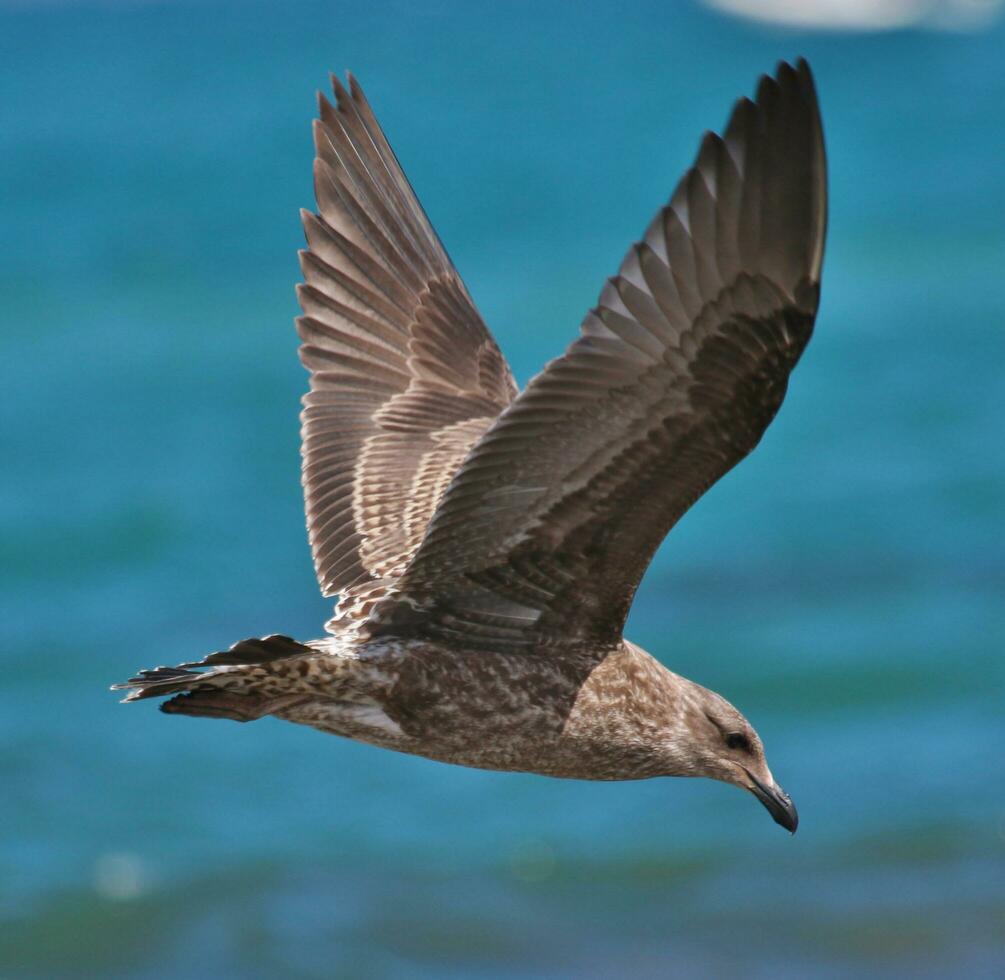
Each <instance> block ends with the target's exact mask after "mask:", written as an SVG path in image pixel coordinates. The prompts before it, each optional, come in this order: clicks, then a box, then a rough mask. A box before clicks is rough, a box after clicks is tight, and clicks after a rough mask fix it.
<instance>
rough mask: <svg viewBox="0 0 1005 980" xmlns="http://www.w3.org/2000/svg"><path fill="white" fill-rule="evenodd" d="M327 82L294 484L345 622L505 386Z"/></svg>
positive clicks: (380, 582) (422, 225) (385, 155)
mask: <svg viewBox="0 0 1005 980" xmlns="http://www.w3.org/2000/svg"><path fill="white" fill-rule="evenodd" d="M332 86H333V89H334V95H335V101H334V104H332V103H331V102H329V101H328V99H326V98H325V97H324V96H319V107H320V108H319V116H320V118H319V119H317V120H316V121H315V123H314V141H315V148H316V158H315V161H314V187H315V196H316V199H317V207H318V211H317V213H316V214H311V213H309V212H303V223H304V233H305V235H306V238H307V246H308V247H307V249H305V250H304V251H303V252H301V253H300V256H301V267H302V269H303V275H304V280H305V281H304V283H303V284H302V285H301V286H300V287H299V288H298V297H299V300H300V305H301V307H302V309H303V316H301V317H300V318H299V319H298V321H297V330H298V332H299V335H300V338H301V341H302V345H301V348H300V359H301V361H302V362H303V364H304V366H305V367H306V368H307V369H308V371H310V375H311V379H310V384H311V387H310V391H309V392H308V394H307V395H306V396H305V398H304V410H303V413H302V415H301V422H302V430H301V435H302V442H303V483H304V495H305V501H306V509H307V526H308V534H309V537H310V542H311V549H312V552H313V555H314V563H315V567H316V569H317V574H318V582H319V583H320V585H321V589H322V591H323V592H324V594H325V595H335V594H337V593H341V594H342V595H343V603H342V606H340V612H342V610H344V609H348V610H349V615H356V614H358V613H360V611H361V610H362V611H363V612H366V611H367V610H368V609H369V608H370V606H371V605H372V603H373V602H374V601H375V600H376V599H377V598H378V597H379V596H380V595H381V594H382V592H383V591H384V590H385V589H386V588H387V586H388V585H389V584H390V583H391V582H393V581H394V579H395V578H396V576H397V575H399V574H400V573H401V571H402V570H403V569H404V567H405V565H406V564H407V561H408V558H409V557H410V555H411V554H412V552H413V551H414V550H415V548H416V547H417V546H418V543H419V541H420V540H421V538H422V536H423V534H424V533H425V530H426V527H427V525H428V522H429V519H430V517H431V516H432V514H433V511H434V509H435V507H436V504H437V502H438V500H439V498H440V496H441V495H442V493H443V491H444V489H445V488H446V486H447V484H448V483H449V481H450V478H451V477H452V476H453V474H454V472H455V470H456V469H457V467H458V466H459V464H460V463H461V461H462V460H463V458H464V456H465V455H466V454H467V451H468V449H469V448H470V446H471V445H472V444H473V443H474V442H475V441H476V440H477V438H478V437H479V436H480V435H481V434H482V433H483V432H484V431H485V430H486V429H487V428H488V426H489V425H490V424H491V422H492V421H493V420H494V419H495V418H496V417H497V416H498V415H499V413H500V412H501V411H502V410H503V409H504V408H505V407H506V406H507V405H508V404H509V403H510V402H511V401H512V399H513V396H514V395H515V393H516V386H515V384H514V382H513V377H512V374H511V373H510V369H509V367H508V365H507V364H506V361H505V359H504V358H503V356H502V354H501V353H500V351H499V348H498V347H497V346H496V343H495V341H494V340H493V339H492V336H491V335H490V334H489V331H488V329H487V328H486V326H485V324H484V323H483V322H482V319H481V317H480V316H479V314H478V311H477V310H476V309H475V306H474V304H473V303H472V301H471V298H470V296H469V295H468V292H467V290H466V288H465V287H464V284H463V282H462V281H461V279H460V277H459V276H458V274H457V272H456V270H455V269H454V267H453V265H452V264H451V262H450V259H449V258H448V257H447V254H446V252H445V251H444V249H443V246H442V245H441V244H440V241H439V239H438V238H437V236H436V233H435V232H434V231H433V228H432V226H431V225H430V223H429V220H428V219H427V217H426V215H425V213H424V212H423V210H422V208H421V206H420V205H419V202H418V200H417V199H416V197H415V195H414V193H413V192H412V189H411V187H410V186H409V184H408V181H407V180H406V179H405V176H404V174H403V173H402V171H401V168H400V166H399V165H398V162H397V160H396V159H395V156H394V153H393V152H392V151H391V147H390V146H389V144H388V142H387V140H386V138H385V137H384V134H383V132H382V131H381V128H380V126H379V124H378V123H377V120H376V118H375V117H374V115H373V112H372V110H371V109H370V106H369V104H368V103H367V101H366V98H365V96H364V95H363V92H362V90H361V89H360V87H359V86H358V85H357V84H356V82H355V80H354V79H352V78H351V76H350V79H349V87H348V89H347V88H346V87H345V86H344V85H343V84H342V83H341V82H340V81H339V80H338V79H337V78H333V79H332ZM330 625H331V624H330Z"/></svg>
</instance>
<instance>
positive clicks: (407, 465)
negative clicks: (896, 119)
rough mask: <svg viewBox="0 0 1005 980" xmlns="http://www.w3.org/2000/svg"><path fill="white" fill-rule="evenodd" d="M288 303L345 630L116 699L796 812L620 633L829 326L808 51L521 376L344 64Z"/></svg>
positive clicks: (745, 731) (311, 475) (324, 536)
mask: <svg viewBox="0 0 1005 980" xmlns="http://www.w3.org/2000/svg"><path fill="white" fill-rule="evenodd" d="M333 87H334V91H335V104H334V105H332V104H330V103H329V102H328V101H327V100H326V99H325V98H324V97H321V99H320V107H321V108H320V119H319V120H318V121H317V122H316V123H315V145H316V148H317V156H316V159H315V164H314V175H315V191H316V196H317V202H318V213H317V214H309V213H305V214H304V228H305V231H306V235H307V241H308V246H309V247H308V249H307V250H306V251H304V252H302V253H301V258H302V265H303V270H304V278H305V283H304V285H302V286H301V287H300V290H299V296H300V301H301V305H302V307H303V311H304V315H303V316H302V317H301V318H300V319H299V320H298V321H297V325H298V330H299V333H300V337H301V339H302V341H303V346H302V347H301V360H302V361H303V363H304V365H305V366H306V367H307V368H308V370H309V371H310V375H311V385H310V392H309V393H308V394H307V396H306V397H305V399H304V412H303V416H302V420H303V429H302V435H303V460H304V466H303V482H304V491H305V499H306V509H307V526H308V532H309V537H310V542H311V548H312V552H313V555H314V562H315V566H316V569H317V573H318V581H319V583H320V585H321V588H322V591H323V592H324V594H325V595H335V594H340V596H341V599H340V602H339V606H338V612H337V614H336V616H335V617H334V618H333V619H332V620H331V622H330V623H329V624H328V629H329V631H330V633H331V636H329V637H327V638H325V639H323V640H314V641H311V642H309V643H306V644H302V643H298V642H297V641H295V640H291V639H289V638H288V637H281V636H272V637H266V638H264V639H261V640H245V641H242V642H241V643H238V644H236V645H235V646H234V647H232V648H231V649H230V650H229V651H224V652H221V653H216V654H211V655H210V656H209V657H206V658H205V659H204V660H203V661H200V662H199V663H195V664H185V665H183V666H181V667H177V668H164V667H162V668H157V669H156V670H152V671H143V672H141V673H140V674H139V675H138V676H137V677H135V678H133V679H132V680H130V681H128V682H127V683H126V684H124V685H118V686H119V687H123V688H126V689H128V690H129V692H130V693H129V694H128V696H127V698H126V700H139V699H142V698H147V697H157V696H161V695H168V694H170V695H174V696H173V697H172V698H171V699H170V700H168V701H167V702H165V703H164V704H163V705H162V707H163V709H164V710H165V711H167V712H169V713H174V714H188V715H197V716H207V717H224V718H232V719H234V720H239V721H247V720H252V719H254V718H258V717H261V716H263V715H266V714H272V715H275V716H277V717H280V718H284V719H287V720H289V721H293V722H297V723H300V724H307V725H313V726H314V727H316V728H319V729H321V730H323V731H328V732H332V733H334V734H338V735H342V736H346V737H349V738H356V739H360V740H362V741H366V742H370V743H373V744H376V745H380V746H384V747H386V748H392V749H396V750H399V751H402V752H410V753H414V754H417V755H423V756H427V757H429V758H433V759H439V760H442V761H444V762H452V763H458V764H461V765H468V766H479V767H482V768H488V769H501V770H520V771H527V772H537V773H542V774H545V775H551V776H563V777H570V778H581V779H638V778H646V777H650V776H659V775H678V776H708V777H711V778H715V779H721V780H724V781H726V782H731V783H734V784H736V785H739V786H742V787H744V788H746V789H748V790H750V791H752V792H753V793H754V794H755V795H756V796H757V797H758V798H759V799H760V800H761V801H762V802H763V803H764V804H765V806H767V807H768V809H769V810H770V811H771V813H772V815H773V817H774V818H775V819H776V820H777V821H778V822H779V823H781V824H783V825H784V826H786V827H788V828H789V829H790V830H794V829H795V826H796V814H795V809H794V807H793V806H792V804H791V801H789V799H788V797H787V796H785V794H784V793H782V791H781V790H780V789H779V788H778V786H777V784H776V783H775V781H774V779H773V777H772V775H771V772H770V770H769V769H768V766H767V763H766V761H765V758H764V751H763V747H762V745H761V742H760V739H759V738H758V736H757V734H756V732H754V730H753V728H752V727H751V726H750V724H749V723H748V722H747V721H746V719H744V718H743V716H742V715H741V714H740V713H739V712H738V711H737V710H736V709H735V708H734V707H733V706H732V705H730V704H729V703H728V702H726V701H725V700H724V699H722V698H721V697H719V695H717V694H715V693H714V692H712V691H708V690H706V689H705V688H702V687H700V686H699V685H697V684H695V683H693V682H692V681H689V680H687V679H686V678H683V677H680V676H678V675H676V674H673V673H671V672H670V671H668V670H667V669H666V668H665V667H663V666H662V665H661V664H660V663H659V662H658V661H656V660H655V659H653V658H652V657H650V656H649V654H647V653H645V652H644V651H643V650H641V649H640V648H639V647H637V646H635V645H634V644H632V643H630V642H628V641H627V640H625V639H624V638H623V637H622V628H623V626H624V622H625V618H626V616H627V614H628V610H629V608H630V606H631V603H632V599H633V597H634V595H635V590H636V589H637V587H638V584H639V581H640V579H641V577H642V575H643V573H644V571H645V569H646V567H647V566H648V564H649V562H650V560H651V558H652V555H653V553H654V552H655V550H656V548H657V547H658V546H659V543H660V542H661V541H662V540H663V538H664V536H665V535H666V533H667V532H668V531H669V530H670V528H671V527H672V526H673V525H674V524H675V523H676V522H677V520H678V519H679V518H680V517H681V515H682V514H683V513H684V512H685V511H686V510H687V509H688V508H689V507H690V506H691V504H692V503H694V501H695V500H697V498H698V497H699V496H701V494H702V493H704V491H705V490H706V489H708V487H709V486H711V485H712V484H713V483H714V482H715V481H716V480H718V479H719V477H721V476H722V475H723V474H724V473H726V472H727V471H728V470H729V469H731V468H732V467H733V466H735V465H736V463H738V462H739V461H740V460H741V459H743V458H744V456H746V455H747V454H748V453H749V452H750V451H751V450H752V449H753V448H754V446H756V445H757V443H758V441H759V440H760V438H761V436H762V434H763V433H764V430H765V429H766V428H767V426H768V425H769V423H770V422H771V420H772V418H773V417H774V415H775V413H776V412H777V411H778V408H779V407H780V405H781V403H782V399H783V398H784V396H785V390H786V386H787V383H788V377H789V374H790V372H791V371H792V369H793V367H794V366H795V364H796V362H797V361H798V359H799V357H800V355H801V353H802V351H803V349H804V347H805V346H806V343H807V342H808V340H809V337H810V333H811V331H812V328H813V321H814V318H815V315H816V310H817V303H818V299H819V281H820V268H821V263H822V259H823V242H824V234H825V226H826V170H825V159H824V147H823V137H822V132H821V127H820V118H819V111H818V108H817V102H816V95H815V92H814V87H813V81H812V77H811V75H810V71H809V68H808V66H807V65H806V63H805V62H803V61H800V62H798V63H797V65H796V66H795V67H792V66H789V65H787V64H785V63H782V64H780V65H779V66H778V70H777V73H776V75H775V77H774V78H769V77H763V78H762V79H761V82H760V84H759V86H758V90H757V95H756V98H755V99H754V100H753V101H750V100H747V99H741V100H740V101H739V102H738V103H737V105H736V107H735V109H734V111H733V114H732V116H731V117H730V120H729V123H728V125H727V127H726V130H725V133H724V135H723V136H722V137H721V138H720V137H719V136H716V135H714V134H712V133H708V134H706V135H705V137H704V139H703V141H702V143H701V148H700V150H699V153H698V157H697V159H696V161H695V163H694V165H693V167H692V168H691V169H690V170H689V171H688V172H687V174H686V175H685V176H684V178H683V179H682V180H681V182H680V184H679V185H678V187H677V190H676V191H675V192H674V194H673V196H672V198H671V200H670V202H669V203H668V204H667V205H666V207H664V208H663V209H662V210H661V211H660V212H659V213H658V214H657V216H656V218H655V219H654V220H653V222H652V224H651V225H650V226H649V228H648V229H647V231H646V233H645V235H644V237H643V240H642V241H640V242H639V243H637V244H636V245H634V246H633V247H632V248H631V249H630V250H629V252H628V254H627V256H626V257H625V260H624V262H623V263H622V266H621V269H620V270H619V272H618V275H617V276H615V277H614V278H612V279H610V280H609V281H608V283H607V284H606V286H605V287H604V289H603V291H602V292H601V295H600V300H599V303H598V305H597V306H596V307H595V308H594V309H593V310H592V311H591V312H590V313H588V314H587V316H586V319H585V320H584V321H583V324H582V327H581V331H580V336H579V338H578V339H577V340H576V341H575V342H574V343H573V344H572V345H571V346H570V347H569V349H568V350H567V351H566V353H565V354H564V355H563V356H562V357H559V358H557V359H556V360H554V361H552V362H551V363H550V364H548V365H547V366H546V367H545V369H544V370H543V371H542V372H541V373H540V374H539V375H538V376H537V377H536V378H534V379H533V380H532V381H531V382H530V384H529V385H528V386H527V388H526V390H525V391H523V392H522V393H519V394H518V393H517V389H516V386H515V384H514V382H513V378H512V375H511V373H510V370H509V367H508V366H507V364H506V362H505V360H504V358H503V356H502V354H501V353H500V351H499V348H498V347H497V346H496V343H495V341H494V340H493V339H492V337H491V335H490V334H489V332H488V330H487V328H486V327H485V324H484V323H483V321H482V319H481V317H480V316H479V314H478V312H477V310H476V309H475V307H474V304H473V303H472V301H471V298H470V296H469V295H468V292H467V290H466V288H465V287H464V284H463V283H462V281H461V279H460V277H459V276H458V274H457V272H456V270H455V269H454V268H453V266H452V265H451V263H450V260H449V259H448V257H447V255H446V252H445V251H444V249H443V247H442V245H441V244H440V241H439V239H438V238H437V236H436V233H435V232H434V231H433V228H432V226H431V225H430V223H429V221H428V219H427V218H426V216H425V214H424V212H423V211H422V208H421V206H420V205H419V203H418V201H417V199H416V197H415V195H414V194H413V192H412V190H411V187H410V186H409V184H408V182H407V180H406V179H405V176H404V174H403V173H402V171H401V168H400V167H399V166H398V163H397V161H396V159H395V157H394V154H393V153H392V151H391V148H390V146H389V145H388V143H387V141H386V139H385V138H384V135H383V133H382V132H381V129H380V127H379V125H378V124H377V121H376V119H375V117H374V115H373V113H372V111H371V110H370V107H369V105H368V103H367V101H366V99H365V98H364V96H363V93H362V91H361V90H360V88H359V86H358V85H357V84H356V82H355V81H354V80H353V79H352V78H351V77H350V78H349V87H348V89H347V88H346V87H345V86H343V85H342V83H341V82H339V81H338V80H337V79H333Z"/></svg>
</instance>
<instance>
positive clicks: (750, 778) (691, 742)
mask: <svg viewBox="0 0 1005 980" xmlns="http://www.w3.org/2000/svg"><path fill="white" fill-rule="evenodd" d="M681 679H682V680H684V679H683V678H681ZM686 685H687V696H686V698H685V701H686V705H687V707H686V710H685V711H684V712H682V713H681V718H682V721H683V722H684V724H683V726H682V728H679V729H678V730H677V732H676V733H675V734H676V736H677V738H680V739H681V740H682V741H684V742H686V743H687V745H686V748H685V752H686V756H687V758H688V759H689V761H690V765H689V767H688V768H689V770H690V771H689V772H687V773H681V775H685V774H686V775H695V776H706V777H708V778H710V779H718V780H720V781H722V782H724V783H732V784H733V785H734V786H739V787H740V788H741V789H745V790H747V791H749V792H750V793H753V794H754V796H756V797H757V799H758V800H760V801H761V803H762V804H764V807H765V808H766V809H767V811H768V813H770V814H771V817H772V819H773V820H774V821H775V823H777V824H780V825H781V826H782V827H784V828H785V829H786V830H788V831H790V832H792V833H793V834H794V833H795V832H796V827H797V826H798V825H799V814H798V813H797V812H796V808H795V805H794V804H793V802H792V800H790V799H789V797H788V795H787V794H786V793H785V791H784V790H783V789H782V788H781V786H779V785H778V783H776V782H775V778H774V776H772V775H771V770H770V769H769V768H768V763H767V760H766V759H765V757H764V745H763V744H762V743H761V739H760V736H758V734H757V732H756V731H754V726H753V725H751V724H750V722H749V721H747V719H746V718H744V717H743V715H742V714H740V712H739V711H737V710H736V708H734V707H733V705H731V704H730V703H729V702H728V701H727V700H726V699H725V698H723V697H721V696H720V695H718V694H716V693H715V692H714V691H709V690H708V689H707V688H704V687H701V686H700V685H698V684H694V683H693V682H691V681H687V682H686Z"/></svg>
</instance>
